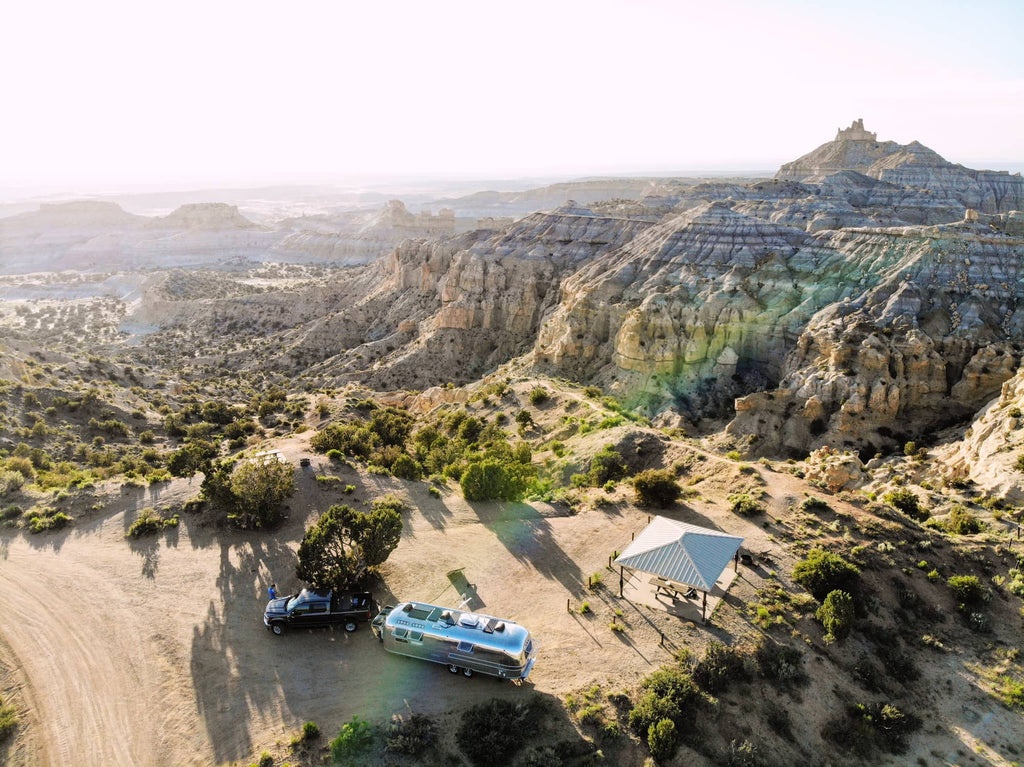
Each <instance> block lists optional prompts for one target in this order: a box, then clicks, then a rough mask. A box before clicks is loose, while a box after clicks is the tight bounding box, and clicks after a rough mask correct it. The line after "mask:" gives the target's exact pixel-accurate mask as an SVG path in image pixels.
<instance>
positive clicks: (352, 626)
mask: <svg viewBox="0 0 1024 767" xmlns="http://www.w3.org/2000/svg"><path fill="white" fill-rule="evenodd" d="M357 628H359V624H358V623H356V622H355V621H345V631H347V632H349V633H350V634H351V633H352V632H353V631H355V630H356V629H357Z"/></svg>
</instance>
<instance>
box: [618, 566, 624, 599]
mask: <svg viewBox="0 0 1024 767" xmlns="http://www.w3.org/2000/svg"><path fill="white" fill-rule="evenodd" d="M622 579H623V573H622V565H619V597H620V598H621V597H622Z"/></svg>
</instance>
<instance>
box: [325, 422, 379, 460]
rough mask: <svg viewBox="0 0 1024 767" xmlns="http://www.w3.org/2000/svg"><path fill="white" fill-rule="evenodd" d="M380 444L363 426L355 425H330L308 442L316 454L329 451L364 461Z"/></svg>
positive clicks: (376, 437)
mask: <svg viewBox="0 0 1024 767" xmlns="http://www.w3.org/2000/svg"><path fill="white" fill-rule="evenodd" d="M379 444H380V438H379V437H378V436H377V435H376V434H375V433H374V432H372V431H370V430H369V429H368V428H366V427H365V426H359V425H356V424H351V423H346V424H331V425H330V426H328V427H326V428H324V429H322V430H321V431H319V432H317V433H316V434H314V435H313V437H312V439H310V441H309V445H310V447H312V448H313V449H314V450H315V451H317V452H318V453H327V454H328V455H330V451H331V450H337V451H338V452H340V453H342V454H344V455H348V456H352V457H353V458H362V459H363V460H366V459H367V458H369V457H370V454H371V453H372V452H373V451H374V450H375V449H376V447H377V446H378V445H379Z"/></svg>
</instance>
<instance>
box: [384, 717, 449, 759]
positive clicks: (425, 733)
mask: <svg viewBox="0 0 1024 767" xmlns="http://www.w3.org/2000/svg"><path fill="white" fill-rule="evenodd" d="M437 734H438V729H437V724H436V723H435V722H434V720H433V719H431V718H430V717H429V716H426V715H424V714H412V715H411V716H410V717H409V718H408V719H402V718H400V717H394V718H393V719H392V720H391V723H390V724H389V725H388V728H387V731H386V732H385V735H384V750H385V751H387V752H389V753H394V754H405V755H406V756H420V755H421V754H422V753H423V752H424V751H427V750H428V749H430V748H433V747H434V744H435V743H436V742H437Z"/></svg>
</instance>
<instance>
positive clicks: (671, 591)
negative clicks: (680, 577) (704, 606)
mask: <svg viewBox="0 0 1024 767" xmlns="http://www.w3.org/2000/svg"><path fill="white" fill-rule="evenodd" d="M651 584H652V585H653V586H654V593H655V595H656V596H661V595H662V594H663V593H664V595H665V596H667V597H671V598H672V599H693V598H694V597H696V596H697V589H695V588H694V587H693V586H684V585H682V584H680V583H673V582H672V581H670V580H667V579H666V578H660V577H654V578H651Z"/></svg>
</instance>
